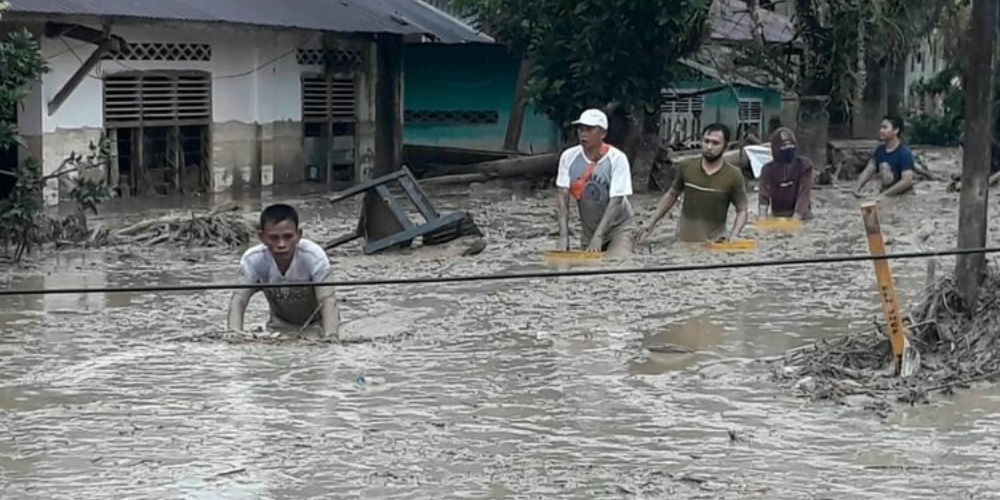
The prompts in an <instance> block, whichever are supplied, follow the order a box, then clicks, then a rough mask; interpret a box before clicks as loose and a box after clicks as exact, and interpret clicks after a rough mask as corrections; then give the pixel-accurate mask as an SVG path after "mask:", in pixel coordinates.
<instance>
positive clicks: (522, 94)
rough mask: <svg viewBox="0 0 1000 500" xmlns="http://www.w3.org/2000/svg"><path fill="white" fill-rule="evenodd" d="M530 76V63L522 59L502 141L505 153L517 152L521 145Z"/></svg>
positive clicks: (525, 58) (526, 59)
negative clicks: (505, 132)
mask: <svg viewBox="0 0 1000 500" xmlns="http://www.w3.org/2000/svg"><path fill="white" fill-rule="evenodd" d="M530 74H531V61H529V60H528V58H527V57H524V58H523V59H521V68H520V69H519V70H518V72H517V84H516V85H517V88H515V89H514V102H513V104H511V107H510V119H508V120H507V134H506V135H505V136H504V139H503V148H504V149H505V150H507V151H517V150H518V149H517V147H518V145H520V143H521V133H522V131H523V129H524V108H525V101H526V100H527V97H528V76H529V75H530Z"/></svg>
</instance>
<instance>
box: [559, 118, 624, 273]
mask: <svg viewBox="0 0 1000 500" xmlns="http://www.w3.org/2000/svg"><path fill="white" fill-rule="evenodd" d="M573 125H575V126H576V135H577V137H578V138H579V141H580V143H579V144H578V145H576V146H573V147H571V148H569V149H567V150H565V151H563V153H562V155H561V156H560V158H559V171H558V174H557V175H556V187H557V188H558V192H557V194H556V218H557V219H558V221H559V241H558V243H557V245H556V250H558V251H567V250H569V202H570V199H571V198H572V199H573V200H576V205H577V209H578V210H579V213H580V226H581V228H582V229H583V231H582V232H581V235H582V239H581V245H582V246H583V248H584V249H585V250H586V251H587V252H606V253H607V255H608V256H609V257H621V256H624V255H627V254H629V253H631V252H632V235H631V234H630V232H631V231H630V229H629V227H628V226H629V223H630V221H631V220H632V206H631V205H630V204H629V201H628V197H629V196H631V195H632V170H631V167H630V165H629V161H628V157H627V156H626V155H625V153H623V152H621V151H620V150H619V149H618V148H615V147H614V146H612V145H610V144H607V143H605V142H604V139H605V137H607V134H608V117H607V115H605V114H604V112H603V111H601V110H598V109H588V110H586V111H584V112H583V113H582V114H581V115H580V118H579V119H578V120H576V121H574V122H573Z"/></svg>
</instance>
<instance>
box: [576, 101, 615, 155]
mask: <svg viewBox="0 0 1000 500" xmlns="http://www.w3.org/2000/svg"><path fill="white" fill-rule="evenodd" d="M573 125H576V136H577V138H578V139H580V145H581V146H583V149H584V150H586V151H593V150H595V148H599V147H601V145H602V144H604V138H605V137H607V135H608V115H606V114H604V112H603V111H601V110H599V109H588V110H586V111H584V112H583V113H582V114H580V118H579V119H578V120H576V121H574V122H573Z"/></svg>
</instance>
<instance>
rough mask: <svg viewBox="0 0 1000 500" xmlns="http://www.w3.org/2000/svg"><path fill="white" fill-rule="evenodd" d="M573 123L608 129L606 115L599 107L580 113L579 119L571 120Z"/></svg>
mask: <svg viewBox="0 0 1000 500" xmlns="http://www.w3.org/2000/svg"><path fill="white" fill-rule="evenodd" d="M572 124H573V125H586V126H588V127H601V128H603V129H604V130H607V129H608V115H606V114H604V112H603V111H601V110H599V109H588V110H586V111H584V112H583V113H581V114H580V119H579V120H577V121H575V122H573V123H572Z"/></svg>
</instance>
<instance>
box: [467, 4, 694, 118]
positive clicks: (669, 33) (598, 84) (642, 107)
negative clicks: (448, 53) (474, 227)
mask: <svg viewBox="0 0 1000 500" xmlns="http://www.w3.org/2000/svg"><path fill="white" fill-rule="evenodd" d="M710 3H711V2H710V0H671V1H663V0H458V1H457V5H458V7H459V8H460V9H461V10H463V11H464V12H465V13H467V14H469V15H471V16H473V17H474V18H475V19H476V20H477V21H476V22H477V23H478V25H479V27H480V28H481V29H483V30H484V31H486V32H488V33H490V34H491V35H493V36H494V37H496V38H497V39H498V40H500V41H502V42H505V43H507V44H509V45H510V46H511V48H512V49H513V50H515V51H516V52H517V53H519V54H525V55H526V56H527V57H528V58H530V59H531V60H532V61H533V62H534V65H533V71H532V74H531V75H530V78H529V82H528V96H529V100H530V101H531V103H532V104H533V105H534V106H536V107H537V108H538V109H539V110H541V111H542V112H544V113H546V114H547V115H548V116H549V117H551V118H552V119H554V120H556V121H558V122H559V123H563V124H566V123H567V122H568V121H570V120H571V119H573V118H575V116H576V115H578V114H579V112H580V111H582V110H583V109H585V108H587V107H600V108H604V107H607V106H608V105H609V104H615V105H617V106H620V107H621V108H622V109H624V110H626V111H627V112H629V113H632V114H634V115H636V116H640V115H642V114H643V113H652V112H654V111H656V110H658V109H659V107H660V101H661V92H662V89H663V88H664V87H665V86H667V85H668V84H669V83H670V82H671V81H673V80H674V79H675V77H676V75H677V69H678V65H677V61H678V59H681V58H683V57H685V56H687V55H689V54H691V53H693V52H694V51H696V50H697V49H698V48H699V46H700V45H701V42H702V41H703V38H704V34H705V33H706V29H707V22H708V10H709V6H710Z"/></svg>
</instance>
